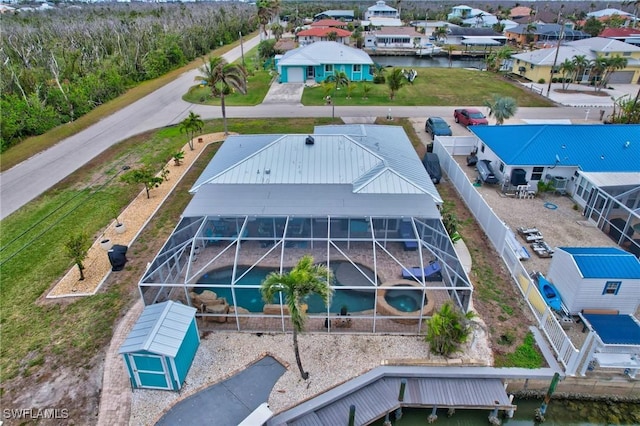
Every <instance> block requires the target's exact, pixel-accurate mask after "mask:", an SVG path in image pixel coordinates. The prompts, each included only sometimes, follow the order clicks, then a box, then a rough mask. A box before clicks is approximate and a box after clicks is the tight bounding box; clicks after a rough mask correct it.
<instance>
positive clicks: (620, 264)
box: [558, 247, 640, 280]
mask: <svg viewBox="0 0 640 426" xmlns="http://www.w3.org/2000/svg"><path fill="white" fill-rule="evenodd" d="M558 249H559V250H563V251H565V252H567V253H568V254H569V255H571V257H573V259H574V262H575V264H576V266H577V267H578V270H579V271H580V274H581V275H582V277H583V278H604V279H609V278H612V279H615V278H618V279H635V280H640V260H638V258H637V257H635V255H633V254H631V253H628V252H626V251H624V250H622V249H619V248H617V247H559V248H558Z"/></svg>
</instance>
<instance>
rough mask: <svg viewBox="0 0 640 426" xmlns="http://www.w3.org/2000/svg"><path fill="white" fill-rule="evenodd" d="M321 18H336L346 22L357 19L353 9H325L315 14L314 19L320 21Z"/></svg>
mask: <svg viewBox="0 0 640 426" xmlns="http://www.w3.org/2000/svg"><path fill="white" fill-rule="evenodd" d="M321 19H336V20H344V21H345V22H351V21H353V20H354V19H355V17H354V13H353V10H325V11H324V12H320V13H318V14H317V15H314V17H313V20H314V21H319V20H321Z"/></svg>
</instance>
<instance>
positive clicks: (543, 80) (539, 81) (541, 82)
mask: <svg viewBox="0 0 640 426" xmlns="http://www.w3.org/2000/svg"><path fill="white" fill-rule="evenodd" d="M545 83H546V81H545V79H544V78H541V79H540V80H538V84H545Z"/></svg>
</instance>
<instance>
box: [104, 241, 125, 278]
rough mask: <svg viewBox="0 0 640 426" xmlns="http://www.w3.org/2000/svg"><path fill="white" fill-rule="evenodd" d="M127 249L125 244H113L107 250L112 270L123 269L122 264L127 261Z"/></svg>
mask: <svg viewBox="0 0 640 426" xmlns="http://www.w3.org/2000/svg"><path fill="white" fill-rule="evenodd" d="M127 249H128V247H127V246H123V245H119V244H115V245H114V246H113V247H111V249H110V250H109V251H108V252H107V255H108V256H109V263H111V270H112V271H122V270H123V269H124V265H125V264H126V263H127Z"/></svg>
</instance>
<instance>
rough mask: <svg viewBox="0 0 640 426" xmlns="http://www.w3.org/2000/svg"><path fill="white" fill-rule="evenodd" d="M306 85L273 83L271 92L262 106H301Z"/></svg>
mask: <svg viewBox="0 0 640 426" xmlns="http://www.w3.org/2000/svg"><path fill="white" fill-rule="evenodd" d="M303 91H304V83H280V82H278V81H274V82H273V83H271V87H270V88H269V92H267V95H266V96H265V97H264V100H263V101H262V104H288V105H292V104H300V100H301V99H302V92H303Z"/></svg>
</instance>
